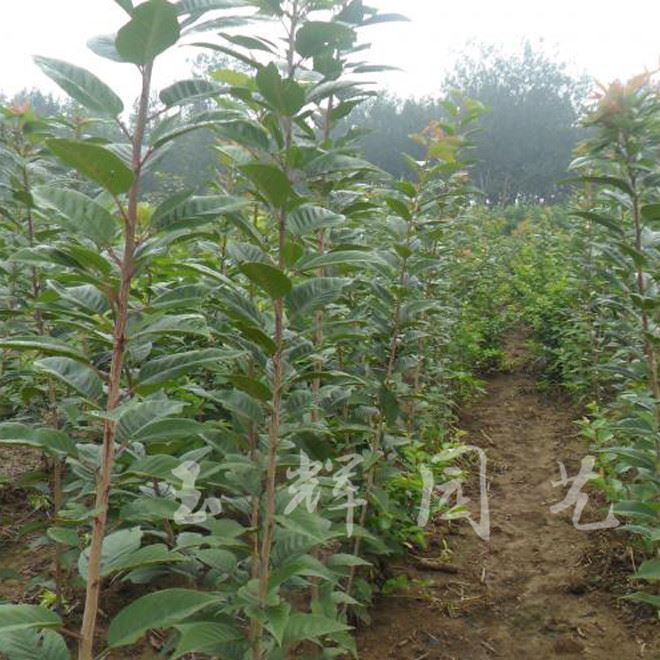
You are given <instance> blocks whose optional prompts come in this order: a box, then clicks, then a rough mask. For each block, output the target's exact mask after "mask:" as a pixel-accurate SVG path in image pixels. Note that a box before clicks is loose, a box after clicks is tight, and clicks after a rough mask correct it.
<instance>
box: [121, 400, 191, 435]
mask: <svg viewBox="0 0 660 660" xmlns="http://www.w3.org/2000/svg"><path fill="white" fill-rule="evenodd" d="M182 408H183V404H182V403H180V402H178V401H167V400H160V399H155V400H153V399H147V400H145V401H141V402H133V401H131V402H130V404H129V405H128V406H127V407H126V409H125V410H123V411H121V412H120V414H119V421H118V423H117V431H116V436H115V437H116V439H117V442H119V443H123V442H127V441H129V440H134V441H135V440H138V439H139V437H140V433H141V432H142V431H143V430H144V429H145V427H147V426H148V425H149V424H151V423H152V422H155V421H156V420H159V419H163V418H164V417H171V416H173V415H176V414H178V413H180V412H181V410H182Z"/></svg>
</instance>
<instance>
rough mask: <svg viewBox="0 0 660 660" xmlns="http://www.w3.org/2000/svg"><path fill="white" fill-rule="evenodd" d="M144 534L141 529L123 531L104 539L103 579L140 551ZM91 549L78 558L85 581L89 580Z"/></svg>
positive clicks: (87, 549)
mask: <svg viewBox="0 0 660 660" xmlns="http://www.w3.org/2000/svg"><path fill="white" fill-rule="evenodd" d="M142 536H143V532H142V530H141V529H140V528H139V527H133V528H131V529H121V530H119V531H118V532H113V533H112V534H108V535H107V536H106V537H105V538H104V539H103V548H102V550H101V575H102V576H103V577H105V576H107V575H110V574H111V573H112V572H113V566H114V565H116V564H121V563H122V562H123V561H124V559H125V558H126V557H128V556H129V555H131V554H132V553H134V552H135V551H136V550H139V548H140V544H141V543H142ZM89 551H90V549H89V547H88V548H86V549H85V550H83V552H81V553H80V557H79V558H78V572H79V573H80V575H81V577H82V578H83V580H87V567H88V566H89Z"/></svg>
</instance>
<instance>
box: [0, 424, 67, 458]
mask: <svg viewBox="0 0 660 660" xmlns="http://www.w3.org/2000/svg"><path fill="white" fill-rule="evenodd" d="M0 445H19V446H25V447H36V448H37V449H41V450H42V451H44V452H46V453H47V454H50V455H53V456H58V457H61V458H64V457H67V456H73V455H74V454H75V451H76V445H75V443H74V441H73V440H72V439H71V438H70V437H69V436H68V435H67V434H66V433H64V432H63V431H57V430H55V429H35V428H32V427H31V426H27V425H25V424H19V423H17V422H5V423H3V424H0Z"/></svg>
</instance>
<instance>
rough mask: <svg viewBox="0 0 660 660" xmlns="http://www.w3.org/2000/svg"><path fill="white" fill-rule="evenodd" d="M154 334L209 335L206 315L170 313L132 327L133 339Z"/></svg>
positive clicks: (148, 319)
mask: <svg viewBox="0 0 660 660" xmlns="http://www.w3.org/2000/svg"><path fill="white" fill-rule="evenodd" d="M153 335H156V336H158V335H165V336H170V335H198V336H200V337H208V327H207V325H206V317H204V316H203V315H201V314H168V315H165V316H159V317H157V318H155V319H152V318H147V319H145V320H144V321H143V322H142V323H140V324H139V325H138V326H137V327H135V328H132V332H131V335H130V336H131V339H133V340H135V339H138V338H140V337H150V336H153Z"/></svg>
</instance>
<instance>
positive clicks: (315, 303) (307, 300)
mask: <svg viewBox="0 0 660 660" xmlns="http://www.w3.org/2000/svg"><path fill="white" fill-rule="evenodd" d="M350 283H351V280H349V279H345V278H341V277H315V278H314V279H311V280H308V281H307V282H303V283H302V284H298V285H297V286H295V287H293V289H292V290H291V292H290V293H289V294H288V295H287V297H286V306H287V309H288V310H289V311H290V313H291V314H294V315H295V314H305V313H308V312H310V311H312V310H315V309H319V308H320V307H324V306H325V305H328V304H330V303H332V302H334V301H335V300H336V299H337V298H339V296H340V295H341V294H342V291H343V290H344V288H345V287H346V286H348V285H349V284H350Z"/></svg>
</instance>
